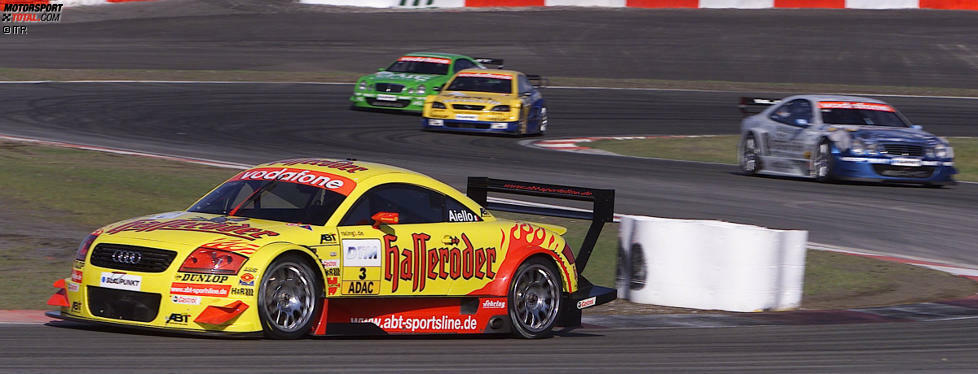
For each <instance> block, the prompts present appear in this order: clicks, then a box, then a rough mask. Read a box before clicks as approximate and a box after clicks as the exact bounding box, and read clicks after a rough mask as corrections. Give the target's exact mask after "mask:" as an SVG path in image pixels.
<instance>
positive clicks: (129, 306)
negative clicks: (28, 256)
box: [87, 286, 161, 322]
mask: <svg viewBox="0 0 978 374" xmlns="http://www.w3.org/2000/svg"><path fill="white" fill-rule="evenodd" d="M87 293H88V311H89V312H91V313H92V315H95V316H99V317H103V318H112V319H122V320H126V321H138V322H149V321H152V320H154V319H156V315H157V314H158V313H159V312H160V298H161V296H160V294H158V293H148V292H137V291H125V290H115V289H111V288H102V287H95V286H88V292H87Z"/></svg>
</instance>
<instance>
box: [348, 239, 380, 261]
mask: <svg viewBox="0 0 978 374" xmlns="http://www.w3.org/2000/svg"><path fill="white" fill-rule="evenodd" d="M343 248H344V249H343V253H344V255H343V259H344V261H343V262H344V266H356V267H380V239H346V240H343Z"/></svg>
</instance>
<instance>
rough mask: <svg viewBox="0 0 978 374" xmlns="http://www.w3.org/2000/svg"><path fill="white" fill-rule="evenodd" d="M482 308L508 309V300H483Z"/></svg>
mask: <svg viewBox="0 0 978 374" xmlns="http://www.w3.org/2000/svg"><path fill="white" fill-rule="evenodd" d="M482 309H506V302H505V301H502V300H485V301H483V302H482Z"/></svg>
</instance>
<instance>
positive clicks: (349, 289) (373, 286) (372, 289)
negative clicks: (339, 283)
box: [343, 281, 380, 295]
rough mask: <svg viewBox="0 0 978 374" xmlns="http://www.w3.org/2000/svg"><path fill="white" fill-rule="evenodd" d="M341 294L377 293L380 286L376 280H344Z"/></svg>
mask: <svg viewBox="0 0 978 374" xmlns="http://www.w3.org/2000/svg"><path fill="white" fill-rule="evenodd" d="M343 294H346V295H379V294H380V286H378V285H377V282H376V281H344V282H343Z"/></svg>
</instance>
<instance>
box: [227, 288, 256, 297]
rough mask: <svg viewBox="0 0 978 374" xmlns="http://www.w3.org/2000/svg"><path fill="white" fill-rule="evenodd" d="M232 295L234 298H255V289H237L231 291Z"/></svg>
mask: <svg viewBox="0 0 978 374" xmlns="http://www.w3.org/2000/svg"><path fill="white" fill-rule="evenodd" d="M231 295H234V296H255V289H254V288H248V287H235V288H232V289H231Z"/></svg>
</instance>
